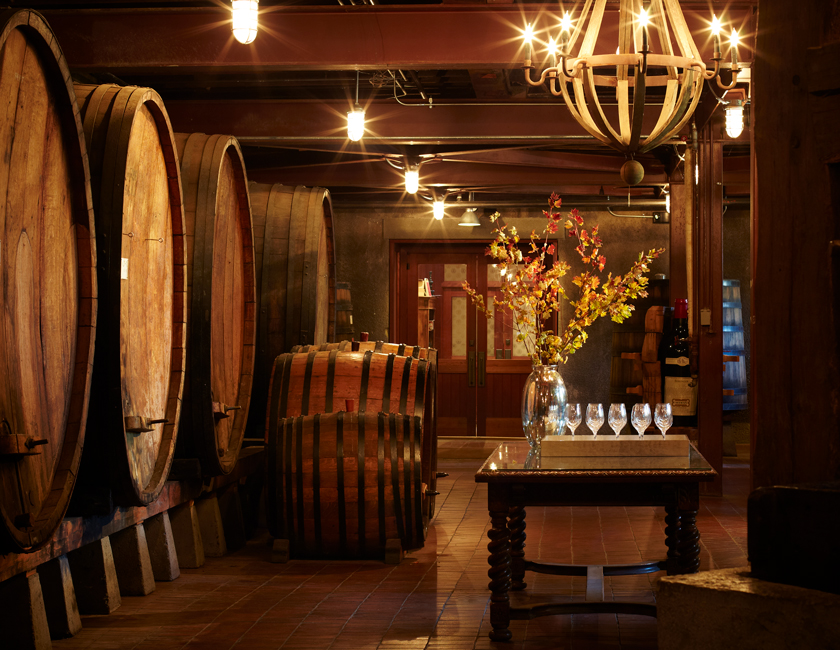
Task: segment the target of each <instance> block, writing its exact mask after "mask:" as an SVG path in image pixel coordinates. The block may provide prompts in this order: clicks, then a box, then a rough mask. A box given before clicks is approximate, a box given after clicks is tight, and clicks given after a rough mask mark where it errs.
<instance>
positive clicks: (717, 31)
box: [712, 14, 721, 36]
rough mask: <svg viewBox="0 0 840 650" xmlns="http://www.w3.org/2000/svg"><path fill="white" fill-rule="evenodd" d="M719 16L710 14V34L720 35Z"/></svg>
mask: <svg viewBox="0 0 840 650" xmlns="http://www.w3.org/2000/svg"><path fill="white" fill-rule="evenodd" d="M720 29H721V26H720V18H718V17H717V15H715V14H712V34H714V35H715V36H720Z"/></svg>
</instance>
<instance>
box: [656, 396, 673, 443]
mask: <svg viewBox="0 0 840 650" xmlns="http://www.w3.org/2000/svg"><path fill="white" fill-rule="evenodd" d="M653 421H654V422H655V423H656V426H657V427H658V428H659V430H660V431H661V432H662V437H663V438H664V437H665V432H666V431H668V429H670V428H671V425H672V424H673V423H674V417H673V416H672V415H671V404H670V402H666V403H665V404H657V405H656V406H655V407H654V409H653Z"/></svg>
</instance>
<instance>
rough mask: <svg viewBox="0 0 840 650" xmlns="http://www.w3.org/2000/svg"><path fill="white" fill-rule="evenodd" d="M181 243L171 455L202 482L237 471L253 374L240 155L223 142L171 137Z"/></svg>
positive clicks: (251, 291)
mask: <svg viewBox="0 0 840 650" xmlns="http://www.w3.org/2000/svg"><path fill="white" fill-rule="evenodd" d="M175 143H176V145H177V147H178V159H179V160H180V162H181V185H182V187H183V191H184V216H185V228H186V242H187V267H186V268H187V314H188V317H187V323H188V330H187V374H186V378H185V380H184V399H183V404H182V406H181V426H180V429H179V431H178V444H177V447H176V450H175V451H176V455H177V456H178V457H179V458H198V459H199V461H200V463H201V470H202V473H203V474H204V475H206V476H215V475H219V474H229V473H230V472H231V471H232V470H233V468H234V466H235V465H236V461H237V458H238V457H239V449H240V447H241V446H242V438H243V436H244V433H245V422H246V421H247V419H248V406H249V404H250V399H251V385H252V380H253V372H254V350H255V344H256V313H257V310H256V301H257V293H256V276H255V274H254V235H253V229H252V227H251V208H250V204H249V200H248V181H247V177H246V174H245V163H244V161H243V159H242V151H241V150H240V148H239V144H238V142H237V141H236V139H235V138H233V137H231V136H227V135H205V134H203V133H192V134H187V133H177V134H175Z"/></svg>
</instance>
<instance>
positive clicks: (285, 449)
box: [266, 411, 425, 558]
mask: <svg viewBox="0 0 840 650" xmlns="http://www.w3.org/2000/svg"><path fill="white" fill-rule="evenodd" d="M420 448H421V430H420V418H419V417H413V416H407V415H398V414H394V413H391V414H388V413H345V412H343V411H342V412H338V413H324V414H314V415H309V416H301V417H296V418H283V419H279V420H277V421H276V422H275V423H274V426H273V427H272V428H271V430H270V431H269V436H268V448H267V465H268V466H267V471H266V514H267V519H268V527H269V531H270V532H271V534H272V535H273V536H274V537H277V538H281V539H288V540H289V543H290V544H289V545H290V550H291V553H292V554H293V555H294V556H296V557H321V558H365V557H379V558H381V557H382V554H383V553H384V551H385V546H386V542H387V540H389V539H399V540H400V541H401V543H402V547H403V548H404V549H410V548H417V547H420V546H422V545H423V542H424V539H425V527H424V524H423V514H422V509H421V503H422V495H421V491H422V482H421V476H420V451H421V449H420Z"/></svg>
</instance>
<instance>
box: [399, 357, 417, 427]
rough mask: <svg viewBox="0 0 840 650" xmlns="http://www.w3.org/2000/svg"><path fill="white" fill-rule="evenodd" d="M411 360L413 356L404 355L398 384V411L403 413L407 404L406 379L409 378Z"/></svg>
mask: <svg viewBox="0 0 840 650" xmlns="http://www.w3.org/2000/svg"><path fill="white" fill-rule="evenodd" d="M413 361H414V359H413V358H411V357H406V358H405V364H404V365H403V376H402V385H401V386H400V408H399V412H400V413H405V410H406V407H407V404H408V381H409V379H410V375H411V364H412V362H413Z"/></svg>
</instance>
